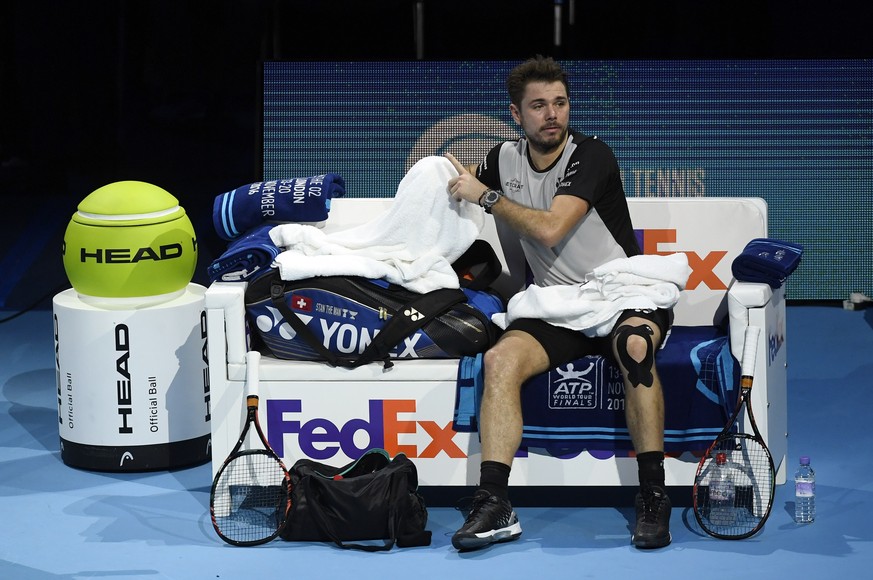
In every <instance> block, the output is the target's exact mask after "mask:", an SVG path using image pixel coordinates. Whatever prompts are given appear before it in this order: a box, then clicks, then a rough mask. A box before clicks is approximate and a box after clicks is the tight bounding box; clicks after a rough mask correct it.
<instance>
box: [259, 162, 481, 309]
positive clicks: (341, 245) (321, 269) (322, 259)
mask: <svg viewBox="0 0 873 580" xmlns="http://www.w3.org/2000/svg"><path fill="white" fill-rule="evenodd" d="M457 175H458V172H457V170H455V168H454V167H453V166H452V164H451V162H450V161H449V160H448V159H446V158H444V157H438V156H430V157H425V158H423V159H421V160H420V161H418V163H416V164H415V165H413V166H412V168H411V169H410V170H409V172H408V173H407V174H406V175H405V176H404V177H403V179H402V180H401V181H400V184H399V185H398V187H397V193H396V195H395V196H394V201H393V202H392V204H391V207H390V208H389V209H388V211H386V212H385V213H383V214H382V215H381V216H379V217H377V218H376V219H374V220H372V221H370V222H368V223H365V224H362V225H360V226H356V227H353V228H349V229H347V230H343V231H340V232H334V233H331V234H325V233H324V232H323V231H322V230H320V229H318V228H316V227H314V226H307V225H302V224H283V225H279V226H276V227H275V228H273V229H272V230H270V237H271V238H272V240H273V242H274V243H275V244H276V245H277V246H279V247H280V248H282V249H283V250H284V251H283V252H282V253H280V254H279V255H278V256H277V257H276V260H275V262H274V264H275V265H276V266H277V267H278V268H279V274H280V275H281V277H282V279H283V280H301V279H303V278H310V277H312V276H338V275H346V276H363V277H365V278H383V279H385V280H387V281H389V282H391V283H394V284H399V285H401V286H404V287H405V288H407V289H409V290H412V291H414V292H420V293H425V292H430V291H431V290H436V289H438V288H458V287H459V286H460V284H459V282H458V276H457V274H456V273H455V271H454V270H453V269H452V262H454V261H455V260H456V259H457V258H459V257H460V256H461V254H463V253H464V251H466V250H467V249H468V248H469V247H470V245H471V244H472V243H473V241H474V240H475V239H476V238H477V237H478V236H479V233H480V232H481V231H482V227H483V225H484V223H485V218H484V212H483V211H482V208H480V207H479V206H478V205H476V204H472V203H468V202H463V201H458V200H455V199H454V198H453V197H452V196H451V195H450V194H449V192H448V181H449V179H451V178H452V177H455V176H457Z"/></svg>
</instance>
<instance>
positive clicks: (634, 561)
mask: <svg viewBox="0 0 873 580" xmlns="http://www.w3.org/2000/svg"><path fill="white" fill-rule="evenodd" d="M9 314H13V313H12V312H8V311H7V312H0V318H4V317H6V316H8V315H9ZM787 324H788V333H787V334H788V338H787V348H788V360H789V369H788V371H789V428H790V438H789V453H790V456H791V459H792V462H795V461H796V460H797V457H798V456H799V455H801V454H805V455H810V456H811V457H812V463H813V466H814V467H815V469H816V471H817V476H818V487H817V490H818V519H817V521H816V522H815V523H813V524H810V525H805V526H801V525H797V524H795V523H794V522H793V520H792V514H793V501H794V496H793V487H792V486H791V485H785V486H781V487H779V488H778V489H777V494H776V503H775V506H774V509H773V513H772V515H771V517H770V520H769V521H768V523H767V525H766V527H765V528H764V530H763V531H762V532H761V533H760V534H759V535H757V536H755V537H753V538H751V539H747V540H741V541H723V540H716V539H713V538H710V537H708V536H705V535H702V534H701V532H699V531H698V530H697V529H696V525H695V523H694V516H693V514H692V513H691V511H690V509H689V508H686V507H681V508H677V509H675V510H674V512H673V517H672V521H671V527H672V531H673V544H672V545H671V546H669V547H667V548H665V549H662V550H656V551H649V552H641V551H639V550H636V549H635V548H633V547H632V546H631V544H630V527H629V526H630V521H631V519H632V517H633V513H632V509H631V508H627V507H617V508H535V507H522V508H520V509H519V510H518V511H519V515H520V518H521V522H522V526H523V527H524V535H523V536H522V537H521V539H520V540H519V541H517V542H513V543H510V544H503V545H499V546H493V547H491V548H488V549H485V550H483V551H479V552H473V553H467V554H459V553H457V552H456V551H455V550H454V549H452V547H451V543H450V537H451V534H452V533H453V532H454V530H455V529H456V528H457V527H458V526H459V525H460V523H461V515H460V513H459V512H458V511H456V510H455V509H453V508H450V507H432V508H431V509H430V520H429V528H430V529H431V530H432V532H433V543H432V545H431V546H429V547H425V548H411V549H395V550H392V551H391V552H388V553H379V554H365V553H360V552H347V551H343V550H340V549H338V548H335V547H333V546H330V545H321V544H289V543H285V542H281V541H276V542H273V543H271V544H268V545H265V546H260V547H256V548H234V547H231V546H229V545H226V544H224V543H223V542H222V541H221V540H219V539H218V537H217V536H216V535H215V534H214V532H213V530H212V527H211V524H210V520H209V516H208V503H209V487H210V483H211V481H210V479H211V477H210V468H209V466H208V465H201V466H197V467H192V468H188V469H179V470H173V471H169V472H166V471H163V472H154V473H138V474H107V473H95V472H88V471H82V470H77V469H73V468H70V467H68V466H66V465H65V464H64V463H63V462H62V461H61V459H60V454H59V449H58V427H57V411H56V402H55V395H54V393H55V371H54V360H53V338H52V322H51V313H50V312H49V311H47V310H39V311H34V312H29V313H26V314H24V315H22V316H20V317H17V318H15V319H13V320H11V321H8V322H5V323H2V324H0V518H2V525H0V578H2V579H11V580H31V579H39V580H42V579H91V578H99V579H115V578H118V579H127V580H133V579H140V578H142V579H160V578H174V579H177V578H178V579H210V578H211V579H216V578H221V579H251V578H354V579H356V580H358V579H367V578H379V579H386V578H416V579H425V578H443V579H445V578H452V577H456V578H482V579H483V580H484V579H490V578H525V579H527V578H598V579H601V578H621V579H633V578H640V579H658V578H670V579H682V578H709V579H719V578H743V579H748V580H751V579H755V578H766V579H768V580H771V579H774V578H792V577H794V578H800V577H802V578H804V579H810V580H813V579H819V578H822V579H824V578H827V579H830V578H841V579H854V578H870V577H871V572H870V567H871V566H873V464H871V463H873V460H871V454H870V449H871V448H873V431H871V429H870V424H871V420H873V309H868V310H865V311H846V310H843V309H842V308H839V307H837V306H800V305H796V306H789V307H788V320H787ZM791 470H792V471H793V467H792V469H791Z"/></svg>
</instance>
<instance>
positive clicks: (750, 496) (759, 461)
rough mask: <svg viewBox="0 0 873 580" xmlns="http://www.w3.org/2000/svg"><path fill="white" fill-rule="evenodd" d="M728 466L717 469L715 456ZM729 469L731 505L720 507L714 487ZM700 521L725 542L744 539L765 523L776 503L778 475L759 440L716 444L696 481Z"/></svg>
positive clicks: (745, 438)
mask: <svg viewBox="0 0 873 580" xmlns="http://www.w3.org/2000/svg"><path fill="white" fill-rule="evenodd" d="M719 453H724V454H725V456H726V462H725V465H724V466H721V467H720V466H718V464H717V462H716V456H717V454H719ZM722 469H727V472H728V475H729V476H730V479H731V481H732V482H733V484H734V499H733V503H732V504H731V505H727V506H725V505H719V502H717V498H716V497H715V494H711V493H710V490H712V489H713V488H712V483H713V482H714V481H716V479H717V478H718V477H719V475H720V471H721V470H722ZM697 484H698V485H697V498H696V501H697V510H696V512H695V513H696V514H697V516H698V521H699V522H700V524H701V526H702V527H703V528H704V530H705V531H706V532H707V533H710V534H711V535H714V536H717V537H724V538H734V539H739V538H745V537H748V536H751V535H752V534H754V533H756V532H757V531H758V530H759V529H760V528H761V527H762V526H763V524H764V522H765V521H766V519H767V517H768V515H769V512H770V508H771V506H772V502H773V492H774V486H775V475H774V473H773V464H772V460H771V458H770V454H769V453H768V451H767V449H766V448H765V447H764V446H763V445H762V444H761V443H760V442H759V441H757V440H756V439H753V438H751V437H749V436H746V435H737V436H736V437H735V438H728V439H726V440H724V441H720V442H718V443H716V444H715V445H714V446H713V448H712V449H711V450H710V453H709V457H708V458H707V460H706V463H705V464H704V465H703V467H702V469H701V470H700V472H699V474H698V478H697Z"/></svg>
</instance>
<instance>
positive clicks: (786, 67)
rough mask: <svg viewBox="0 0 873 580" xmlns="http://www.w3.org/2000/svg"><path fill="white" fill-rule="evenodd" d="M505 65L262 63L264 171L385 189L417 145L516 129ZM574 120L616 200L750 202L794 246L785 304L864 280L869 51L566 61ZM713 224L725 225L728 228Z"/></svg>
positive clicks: (861, 286)
mask: <svg viewBox="0 0 873 580" xmlns="http://www.w3.org/2000/svg"><path fill="white" fill-rule="evenodd" d="M515 64H516V63H515V62H482V61H476V62H463V61H453V62H327V63H325V62H268V63H265V64H264V120H263V127H264V135H263V146H264V151H263V169H264V178H265V179H281V178H290V177H303V176H309V175H316V174H320V173H325V172H328V171H332V172H337V173H340V174H341V175H343V176H344V177H345V179H346V184H347V189H348V195H350V196H355V197H391V196H393V195H394V192H395V190H396V188H397V184H398V183H399V181H400V179H401V178H402V177H403V174H404V172H405V171H406V170H407V169H408V168H409V167H410V166H411V165H412V164H413V163H414V162H415V161H417V160H418V159H420V158H421V157H423V156H425V155H433V154H442V153H443V152H445V151H451V152H453V153H454V154H455V155H457V156H458V157H459V158H460V159H461V161H462V162H464V163H476V162H478V161H480V160H481V158H482V156H483V155H484V154H485V152H486V151H487V150H488V148H489V147H490V146H491V145H493V144H494V143H497V142H498V141H502V140H505V139H508V138H515V137H517V136H518V131H517V129H516V127H515V125H514V123H513V121H512V119H511V117H510V115H509V110H508V97H507V95H506V91H505V88H504V80H505V78H506V73H507V72H508V71H509V69H510V68H511V67H512V66H513V65H515ZM562 64H563V65H564V66H565V68H566V69H567V70H568V72H569V73H570V74H571V81H570V98H571V101H572V125H573V126H574V127H575V128H577V129H579V130H581V131H582V132H584V133H587V134H593V135H598V137H600V138H601V139H603V140H604V141H606V142H607V143H608V144H610V145H611V146H612V148H613V149H614V151H615V153H616V156H617V157H618V160H619V164H620V166H621V168H622V173H623V177H624V184H625V190H626V192H627V195H628V196H677V197H679V196H756V197H763V198H764V199H765V200H766V201H767V203H768V205H769V215H770V223H769V231H770V236H771V237H774V238H781V239H785V240H789V241H792V242H796V243H800V244H803V246H804V247H805V254H804V258H803V261H802V263H801V265H800V267H799V268H798V270H797V271H795V273H794V274H793V275H792V277H791V278H790V280H789V282H788V287H787V288H788V298H789V299H794V300H831V299H839V300H842V299H844V298H847V297H848V295H849V293H851V292H865V293H867V294H868V295H869V294H870V290H871V277H873V249H871V244H870V241H871V239H870V238H871V233H870V231H871V228H870V225H869V224H870V223H871V218H873V201H871V198H873V196H871V193H873V185H871V178H873V168H871V164H873V161H871V160H873V61H868V60H837V61H834V60H803V61H792V60H778V61H769V60H768V61H748V60H745V61H731V60H717V61H715V60H713V61H700V60H694V61H638V60H634V61H567V62H564V63H562ZM724 227H725V228H729V227H730V224H729V223H725V224H724Z"/></svg>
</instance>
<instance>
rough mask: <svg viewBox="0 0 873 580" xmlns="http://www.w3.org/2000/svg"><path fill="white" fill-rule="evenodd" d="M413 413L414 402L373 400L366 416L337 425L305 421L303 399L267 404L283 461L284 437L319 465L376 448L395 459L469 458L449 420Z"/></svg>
mask: <svg viewBox="0 0 873 580" xmlns="http://www.w3.org/2000/svg"><path fill="white" fill-rule="evenodd" d="M415 412H416V401H415V400H414V399H385V400H382V399H376V400H370V401H368V402H367V411H366V416H364V417H358V418H352V419H349V420H348V421H346V422H345V423H343V424H341V425H338V424H337V423H335V422H334V421H333V420H331V419H327V418H324V417H312V418H307V417H304V415H303V401H302V400H300V399H271V400H268V401H267V439H268V440H269V442H270V446H271V447H272V448H273V450H274V451H275V452H276V454H277V455H279V457H284V456H285V437H286V436H296V437H297V443H298V446H299V447H300V451H301V452H303V454H304V455H306V456H307V457H309V458H311V459H315V460H319V461H322V460H326V459H330V458H332V457H333V456H334V455H336V454H337V453H338V452H339V451H342V452H343V454H345V455H346V456H347V457H349V458H351V459H357V458H358V457H360V456H361V455H362V454H363V453H364V451H366V450H367V449H371V448H376V447H379V448H382V449H385V450H386V451H387V452H388V453H390V454H391V455H392V456H393V455H396V454H398V453H403V454H405V455H406V456H407V457H410V458H416V457H420V458H433V457H436V456H437V454H438V453H440V452H443V453H445V454H446V455H448V456H449V457H450V458H453V459H463V458H465V457H466V454H465V453H464V452H463V451H462V450H461V448H460V447H458V445H457V444H456V443H455V442H454V436H455V434H456V432H455V430H454V429H452V421H451V420H449V421H448V422H447V423H444V424H442V425H441V424H440V423H437V422H436V421H426V420H420V419H419V420H417V419H416V418H415ZM402 435H407V436H409V437H412V436H414V435H418V436H419V440H420V439H421V438H422V437H423V439H424V440H425V441H426V442H427V443H426V444H424V445H423V446H419V445H415V444H408V443H406V444H401V443H400V439H401V436H402ZM362 439H363V440H362ZM359 441H360V443H361V444H360V445H359V443H358V442H359Z"/></svg>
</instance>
